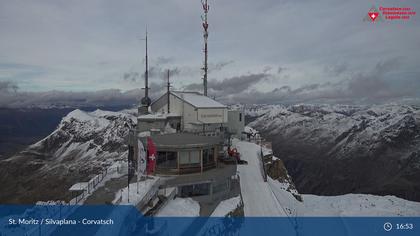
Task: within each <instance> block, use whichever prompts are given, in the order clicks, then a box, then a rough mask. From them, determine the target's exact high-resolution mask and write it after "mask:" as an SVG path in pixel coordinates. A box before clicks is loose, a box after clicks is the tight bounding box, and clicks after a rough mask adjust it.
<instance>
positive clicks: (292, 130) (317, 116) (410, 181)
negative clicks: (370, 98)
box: [247, 105, 420, 201]
mask: <svg viewBox="0 0 420 236" xmlns="http://www.w3.org/2000/svg"><path fill="white" fill-rule="evenodd" d="M247 115H248V118H249V120H251V121H252V122H251V123H249V126H251V127H253V128H255V129H257V130H259V131H260V132H261V133H262V135H263V136H264V137H266V138H267V139H270V140H271V141H272V142H273V147H274V154H275V155H276V156H278V157H279V158H281V159H282V160H283V161H284V163H285V165H286V167H287V170H288V171H289V174H290V175H291V176H292V177H293V180H294V182H295V184H296V186H297V189H298V190H299V192H300V193H312V194H319V195H340V194H346V193H371V194H378V195H386V194H391V195H396V196H399V197H402V198H406V199H410V200H417V201H420V126H419V124H420V111H419V109H418V108H415V107H411V106H403V105H377V106H341V105H335V106H331V105H295V106H288V107H286V106H281V105H261V106H251V107H247Z"/></svg>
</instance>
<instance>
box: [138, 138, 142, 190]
mask: <svg viewBox="0 0 420 236" xmlns="http://www.w3.org/2000/svg"><path fill="white" fill-rule="evenodd" d="M140 158H141V157H140V147H139V142H138V141H137V194H139V180H140Z"/></svg>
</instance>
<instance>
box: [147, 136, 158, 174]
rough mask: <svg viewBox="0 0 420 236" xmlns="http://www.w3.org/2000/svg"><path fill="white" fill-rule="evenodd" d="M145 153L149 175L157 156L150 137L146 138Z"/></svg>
mask: <svg viewBox="0 0 420 236" xmlns="http://www.w3.org/2000/svg"><path fill="white" fill-rule="evenodd" d="M147 154H148V155H147V174H148V175H150V174H153V173H154V172H155V167H156V156H157V151H156V146H155V144H154V143H153V140H152V139H151V138H150V137H148V138H147Z"/></svg>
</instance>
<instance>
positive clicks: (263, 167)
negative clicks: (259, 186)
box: [259, 147, 267, 182]
mask: <svg viewBox="0 0 420 236" xmlns="http://www.w3.org/2000/svg"><path fill="white" fill-rule="evenodd" d="M259 156H260V160H259V161H260V169H261V174H262V177H263V179H264V182H267V169H266V166H265V161H264V153H263V150H262V147H261V150H260V155H259Z"/></svg>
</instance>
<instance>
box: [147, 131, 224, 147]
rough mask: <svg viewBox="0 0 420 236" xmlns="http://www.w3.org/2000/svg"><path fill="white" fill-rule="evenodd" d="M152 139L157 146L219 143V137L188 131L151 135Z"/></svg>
mask: <svg viewBox="0 0 420 236" xmlns="http://www.w3.org/2000/svg"><path fill="white" fill-rule="evenodd" d="M151 138H152V140H153V142H154V143H155V144H156V146H157V147H158V148H159V147H161V148H175V149H178V148H193V147H202V146H208V145H215V144H219V143H221V142H222V141H223V140H222V139H221V138H219V137H210V136H202V135H196V134H190V133H173V134H159V135H152V137H151Z"/></svg>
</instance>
